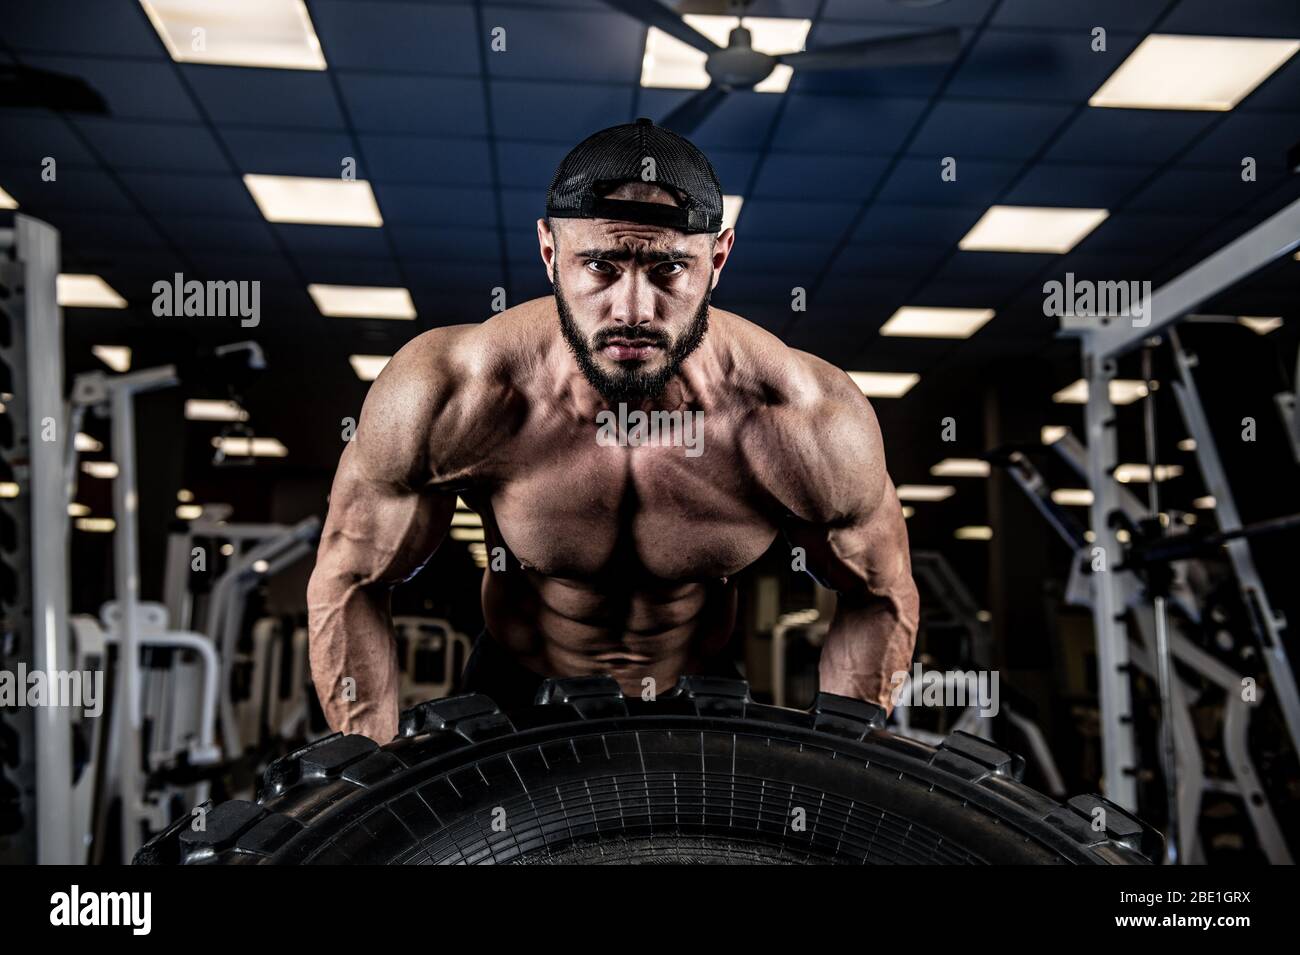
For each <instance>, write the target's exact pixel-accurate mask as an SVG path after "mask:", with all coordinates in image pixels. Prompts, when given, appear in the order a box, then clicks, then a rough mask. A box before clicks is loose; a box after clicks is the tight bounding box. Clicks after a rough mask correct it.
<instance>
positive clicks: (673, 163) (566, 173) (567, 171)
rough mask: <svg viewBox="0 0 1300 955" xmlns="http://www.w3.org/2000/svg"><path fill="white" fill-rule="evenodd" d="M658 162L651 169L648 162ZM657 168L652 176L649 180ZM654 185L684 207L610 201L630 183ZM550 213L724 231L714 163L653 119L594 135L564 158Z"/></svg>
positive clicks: (548, 206) (684, 229) (683, 229)
mask: <svg viewBox="0 0 1300 955" xmlns="http://www.w3.org/2000/svg"><path fill="white" fill-rule="evenodd" d="M647 159H650V160H653V166H652V167H648V166H647V164H646V160H647ZM647 168H653V171H654V175H653V178H649V179H647V178H645V171H646V169H647ZM642 181H645V182H652V183H654V184H655V185H657V186H663V187H665V188H667V189H669V190H670V191H672V192H674V193H676V195H677V197H678V201H679V202H680V203H681V205H680V206H668V205H664V204H662V203H657V202H633V201H631V200H626V199H606V198H604V197H603V196H602V195H601V193H602V192H605V191H608V190H609V189H610V188H612V187H613V186H615V185H618V184H621V183H625V182H642ZM546 214H547V215H549V216H553V217H555V218H558V219H618V220H620V221H623V222H642V223H645V224H646V225H657V226H665V227H667V228H671V229H677V230H679V231H681V232H713V233H716V232H719V231H721V229H722V187H721V186H720V185H718V175H717V173H715V172H714V171H713V165H712V164H711V163H710V162H709V160H708V159H707V158H706V157H705V155H704V153H702V152H700V151H699V150H698V149H697V148H695V145H694V144H693V143H691V141H690V140H688V139H686V138H685V137H683V136H679V135H677V134H676V133H674V132H672V131H671V130H667V129H664V128H663V127H662V126H656V125H655V124H654V122H653V121H651V120H648V119H638V120H637V121H636V122H635V123H624V124H623V125H621V126H611V127H609V128H608V129H602V130H601V131H600V132H598V133H593V134H592V135H590V136H588V137H587V138H586V139H584V140H583V141H582V142H580V143H578V145H577V146H574V147H573V149H572V151H570V153H569V154H568V155H567V156H565V157H564V160H563V161H562V162H561V163H560V168H559V169H557V170H556V171H555V178H554V179H553V180H551V188H550V191H549V192H548V193H547V195H546Z"/></svg>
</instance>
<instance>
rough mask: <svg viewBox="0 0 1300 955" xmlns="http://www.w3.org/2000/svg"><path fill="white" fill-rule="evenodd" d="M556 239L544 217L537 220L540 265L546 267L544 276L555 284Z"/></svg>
mask: <svg viewBox="0 0 1300 955" xmlns="http://www.w3.org/2000/svg"><path fill="white" fill-rule="evenodd" d="M557 248H558V245H557V239H556V235H555V233H554V232H552V231H551V227H550V226H549V225H548V224H547V222H546V220H545V219H538V220H537V251H538V252H540V253H541V256H542V265H543V266H545V268H546V277H547V278H548V279H550V280H551V284H552V285H554V284H555V255H556V251H557Z"/></svg>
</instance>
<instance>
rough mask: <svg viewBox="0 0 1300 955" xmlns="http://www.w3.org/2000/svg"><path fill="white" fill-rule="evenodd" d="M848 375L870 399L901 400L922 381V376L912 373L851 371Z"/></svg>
mask: <svg viewBox="0 0 1300 955" xmlns="http://www.w3.org/2000/svg"><path fill="white" fill-rule="evenodd" d="M848 374H849V377H850V378H852V379H853V383H854V384H855V385H857V386H858V387H859V388H860V389H862V393H863V394H864V395H866V396H867V397H868V398H901V397H903V395H905V394H907V393H908V392H909V391H911V390H912V386H913V385H915V384H916V383H917V382H918V381H920V380H921V376H920V375H918V374H915V373H913V372H910V371H909V372H893V371H851V372H849V373H848Z"/></svg>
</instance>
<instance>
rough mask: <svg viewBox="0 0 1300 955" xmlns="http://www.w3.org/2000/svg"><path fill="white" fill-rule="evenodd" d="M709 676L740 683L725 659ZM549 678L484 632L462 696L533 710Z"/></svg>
mask: <svg viewBox="0 0 1300 955" xmlns="http://www.w3.org/2000/svg"><path fill="white" fill-rule="evenodd" d="M700 672H701V673H702V674H704V675H707V676H721V677H729V678H731V679H734V680H739V679H741V675H740V671H739V670H738V669H736V664H735V663H734V662H733V661H732V660H731V658H730V657H728V656H726V655H719V656H717V657H714V658H713V659H712V660H710V661H709V662H708V664H707V665H706V666H705V667H704V668H702V669H701V671H700ZM545 679H546V677H544V676H542V675H541V674H540V673H535V672H533V671H532V670H530V669H528V667H526V666H524V665H523V664H522V663H520V662H519V661H518V660H516V659H515V658H514V656H513V655H512V654H511V653H510V651H509V650H507V649H506V648H505V647H503V646H501V644H499V643H497V642H496V640H494V639H493V638H492V636H491V635H490V634H489V633H488V632H487V631H486V630H484V631H483V632H482V633H480V634H479V635H478V638H477V639H476V640H475V641H474V649H473V650H472V651H470V655H469V660H467V661H466V663H465V672H464V674H463V675H462V677H461V687H462V689H461V692H462V693H482V694H483V695H485V696H489V697H491V698H492V701H493V702H494V703H496V705H497V706H499V707H500V708H501V709H502V710H515V709H520V708H522V707H525V706H531V705H532V704H533V701H534V700H535V699H536V698H537V690H538V688H539V687H540V686H541V685H542V681H543V680H545Z"/></svg>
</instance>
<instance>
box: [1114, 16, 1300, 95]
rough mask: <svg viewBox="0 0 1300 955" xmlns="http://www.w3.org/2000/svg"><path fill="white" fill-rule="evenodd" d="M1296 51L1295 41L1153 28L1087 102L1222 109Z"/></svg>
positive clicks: (1248, 91) (1266, 76) (1262, 79)
mask: <svg viewBox="0 0 1300 955" xmlns="http://www.w3.org/2000/svg"><path fill="white" fill-rule="evenodd" d="M1296 50H1300V41H1296V40H1284V39H1282V40H1279V39H1264V38H1260V37H1224V36H1172V35H1170V34H1167V33H1153V34H1151V35H1150V36H1148V37H1147V38H1146V39H1144V40H1143V41H1142V42H1141V43H1139V44H1138V45H1137V49H1135V50H1134V51H1133V52H1132V53H1130V54H1129V55H1128V57H1127V58H1126V59H1125V60H1124V62H1123V63H1121V64H1120V65H1119V67H1118V68H1117V69H1116V70H1115V72H1114V73H1112V74H1111V75H1110V76H1109V77H1108V78H1107V79H1106V82H1105V83H1102V84H1101V88H1100V89H1098V90H1097V92H1095V93H1093V94H1092V97H1091V98H1090V99H1089V100H1088V105H1089V106H1105V107H1111V108H1118V109H1204V110H1217V111H1220V112H1223V111H1226V110H1230V109H1232V108H1233V107H1234V106H1236V105H1237V104H1238V103H1239V102H1241V100H1242V98H1243V97H1245V96H1246V95H1247V94H1249V93H1250V92H1251V90H1253V89H1254V88H1255V87H1256V86H1258V85H1259V84H1260V83H1262V82H1264V80H1266V79H1268V77H1269V76H1270V75H1272V73H1273V72H1274V71H1275V70H1276V69H1277V68H1278V67H1279V66H1281V65H1282V64H1283V63H1285V62H1286V61H1287V60H1289V59H1290V58H1291V57H1292V56H1294V55H1295V52H1296Z"/></svg>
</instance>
